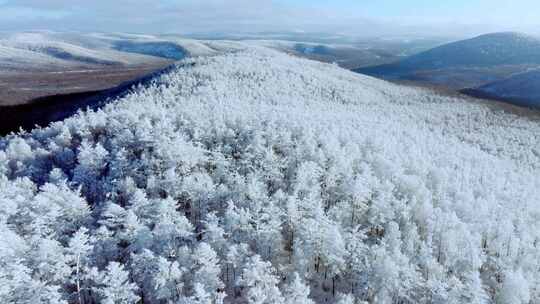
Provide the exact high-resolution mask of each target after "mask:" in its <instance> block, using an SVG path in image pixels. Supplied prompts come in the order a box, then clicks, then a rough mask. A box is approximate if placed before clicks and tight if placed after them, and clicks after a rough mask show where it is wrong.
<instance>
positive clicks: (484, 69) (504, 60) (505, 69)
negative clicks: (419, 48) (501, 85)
mask: <svg viewBox="0 0 540 304" xmlns="http://www.w3.org/2000/svg"><path fill="white" fill-rule="evenodd" d="M537 65H540V39H538V38H536V37H532V36H528V35H525V34H521V33H513V32H508V33H494V34H487V35H482V36H479V37H476V38H472V39H467V40H462V41H457V42H453V43H448V44H445V45H442V46H439V47H436V48H433V49H431V50H428V51H425V52H422V53H419V54H417V55H413V56H410V57H408V58H406V59H403V60H401V61H398V62H396V63H392V64H386V65H380V66H374V67H368V68H362V69H358V70H357V71H358V72H360V73H364V74H368V75H372V76H376V77H380V78H385V79H390V80H413V81H422V82H426V83H430V84H435V85H445V86H450V87H455V88H465V87H475V86H480V85H484V84H486V83H489V82H494V81H498V80H502V79H504V78H507V77H508V76H509V75H511V74H514V73H519V72H523V71H526V70H527V69H529V68H530V67H531V66H537Z"/></svg>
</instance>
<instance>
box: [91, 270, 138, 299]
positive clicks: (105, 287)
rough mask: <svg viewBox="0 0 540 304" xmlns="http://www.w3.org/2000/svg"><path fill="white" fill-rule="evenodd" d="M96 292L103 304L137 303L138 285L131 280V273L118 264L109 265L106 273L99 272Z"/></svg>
mask: <svg viewBox="0 0 540 304" xmlns="http://www.w3.org/2000/svg"><path fill="white" fill-rule="evenodd" d="M95 281H96V286H95V287H94V291H95V292H96V293H97V294H98V295H99V298H100V301H101V303H105V304H130V303H137V302H138V301H139V300H140V298H139V296H137V294H136V291H137V289H138V288H137V285H136V284H135V283H131V282H130V280H129V273H128V272H127V271H126V270H125V269H124V267H123V266H122V265H121V264H120V263H117V262H111V263H109V265H107V268H106V269H105V271H102V272H99V273H98V274H97V276H96V278H95Z"/></svg>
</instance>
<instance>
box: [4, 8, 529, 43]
mask: <svg viewBox="0 0 540 304" xmlns="http://www.w3.org/2000/svg"><path fill="white" fill-rule="evenodd" d="M411 1H412V2H413V3H415V4H411V5H409V3H408V2H407V4H406V5H405V4H403V3H401V4H400V3H396V2H395V0H391V1H390V0H380V2H379V1H377V2H372V1H366V2H362V1H357V2H354V1H349V0H347V1H345V0H335V1H331V2H329V1H323V0H309V1H308V0H294V1H292V0H291V1H288V0H84V1H83V0H0V28H2V29H6V30H32V29H48V30H58V31H66V30H69V31H122V32H139V33H194V32H236V33H239V32H257V31H293V30H305V31H311V32H314V31H324V32H340V33H354V34H364V35H380V34H384V33H386V34H392V35H399V34H401V33H409V32H415V33H424V34H442V33H448V32H452V31H454V32H455V31H456V29H458V28H459V29H460V30H461V29H462V28H463V26H461V27H460V25H459V24H457V23H460V22H461V23H462V24H461V25H463V24H464V22H462V21H463V20H461V19H466V21H467V20H473V21H475V22H478V23H479V24H480V23H481V22H484V21H485V20H487V17H485V18H484V19H481V18H475V17H474V16H469V15H467V17H463V18H461V19H460V20H461V21H459V20H458V21H459V22H457V21H454V20H449V19H448V18H449V17H445V16H448V15H450V16H460V15H461V14H458V12H461V10H463V7H459V6H456V7H454V9H455V10H456V12H455V14H443V16H441V14H440V13H434V11H433V9H434V8H433V7H434V6H433V4H426V3H425V2H424V1H421V3H420V2H418V1H416V0H411ZM494 1H502V0H494ZM505 1H506V0H505ZM524 1H537V0H524ZM422 3H423V4H422ZM448 5H450V4H448ZM435 6H437V5H435ZM404 7H408V9H407V10H406V12H409V13H411V12H412V13H414V12H416V11H419V13H422V10H425V11H424V12H423V14H421V15H419V16H403V15H400V14H404V11H403V8H404ZM411 7H412V8H411ZM415 7H416V8H418V10H415V9H413V8H415ZM430 7H431V8H430ZM482 11H483V10H482V9H479V8H475V9H474V12H473V13H478V12H482ZM534 11H535V10H531V12H532V13H531V14H533V12H534ZM368 15H369V16H372V17H373V18H372V19H371V18H367V17H366V16H368ZM407 17H409V18H407ZM445 18H446V19H445ZM451 18H458V17H451ZM426 20H429V22H427V23H429V24H426ZM456 20H457V19H456ZM491 23H492V24H495V25H496V26H494V27H492V28H493V29H494V30H496V29H503V28H504V29H509V26H507V27H503V26H500V24H501V22H495V21H492V22H491ZM505 24H506V25H511V22H508V23H505ZM465 25H466V24H465ZM475 27H476V28H479V27H477V26H476V25H475ZM467 28H472V26H468V27H467Z"/></svg>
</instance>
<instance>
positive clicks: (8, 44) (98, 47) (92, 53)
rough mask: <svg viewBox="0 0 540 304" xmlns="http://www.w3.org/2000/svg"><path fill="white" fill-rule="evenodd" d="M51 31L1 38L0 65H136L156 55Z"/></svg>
mask: <svg viewBox="0 0 540 304" xmlns="http://www.w3.org/2000/svg"><path fill="white" fill-rule="evenodd" d="M81 37H82V36H79V37H76V38H78V39H73V41H71V40H70V38H72V37H71V36H70V35H65V36H64V35H59V34H53V33H40V32H38V33H16V34H11V35H5V36H4V37H2V39H0V50H1V49H3V50H9V52H8V51H4V52H2V51H0V69H16V70H25V69H47V68H51V67H56V68H70V67H77V66H95V65H105V66H107V65H138V64H143V63H150V64H151V63H153V62H157V61H158V60H159V58H156V57H149V56H142V55H136V54H130V53H125V52H119V51H116V50H114V49H112V48H110V47H109V46H107V45H106V44H103V43H97V42H96V41H94V40H89V39H81Z"/></svg>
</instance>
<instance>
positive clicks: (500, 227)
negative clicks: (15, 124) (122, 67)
mask: <svg viewBox="0 0 540 304" xmlns="http://www.w3.org/2000/svg"><path fill="white" fill-rule="evenodd" d="M216 43H217V42H216ZM219 45H220V47H221V48H222V49H224V48H225V47H226V46H228V47H230V49H233V50H234V51H231V52H224V53H221V54H216V55H214V56H203V57H198V58H187V59H184V60H182V61H180V62H179V63H178V64H177V65H176V66H175V67H174V68H173V69H172V70H170V71H168V72H166V73H164V74H162V75H160V76H157V77H156V78H154V79H153V80H152V81H150V82H148V83H146V84H145V85H139V86H136V87H133V88H132V90H131V92H130V93H129V94H127V95H126V96H123V97H121V98H119V99H117V100H114V101H111V102H109V103H108V104H107V105H105V106H104V107H103V108H101V109H95V110H88V111H81V112H79V113H78V114H76V115H74V116H73V117H70V118H67V119H65V120H63V121H59V122H55V123H53V124H51V125H50V126H48V127H46V128H38V129H35V130H32V131H30V132H24V133H20V134H11V135H9V136H7V137H3V138H0V202H1V203H0V274H1V275H0V286H2V288H0V298H1V299H3V301H4V302H6V303H24V302H28V299H47V300H48V301H49V302H50V301H52V300H54V302H55V303H68V302H76V303H82V302H84V303H112V302H121V303H138V302H143V301H144V303H166V302H171V303H190V304H192V303H235V304H237V303H238V304H239V303H272V304H285V303H287V304H288V303H291V300H294V301H295V303H339V304H349V303H363V302H364V301H365V302H367V303H426V304H427V303H434V302H437V303H463V302H470V303H491V302H495V301H499V302H501V303H536V302H538V301H540V292H539V291H540V290H539V285H538V282H540V270H539V269H540V267H539V261H540V247H539V246H538V240H540V221H539V216H540V206H539V204H538V202H539V201H540V179H539V178H538V177H539V176H540V138H539V134H540V119H539V118H538V116H534V115H535V114H534V113H532V112H531V115H529V116H525V115H523V116H518V115H515V114H512V113H509V112H507V111H505V110H503V109H502V108H499V107H496V106H494V105H493V104H487V103H480V102H471V100H466V99H463V98H458V97H448V96H441V95H438V94H436V93H434V92H433V91H430V90H424V89H415V88H408V87H403V86H398V85H395V84H391V83H388V82H385V81H381V80H378V79H375V78H371V77H368V76H364V75H360V74H357V73H353V72H350V71H347V70H344V69H341V68H339V67H337V66H335V65H330V64H324V63H320V62H315V61H310V60H306V59H301V58H297V57H294V56H290V55H287V54H283V53H280V52H277V51H274V50H270V49H268V48H264V47H260V46H259V47H254V46H249V45H242V44H240V43H229V42H227V43H219ZM511 301H513V302H511Z"/></svg>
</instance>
